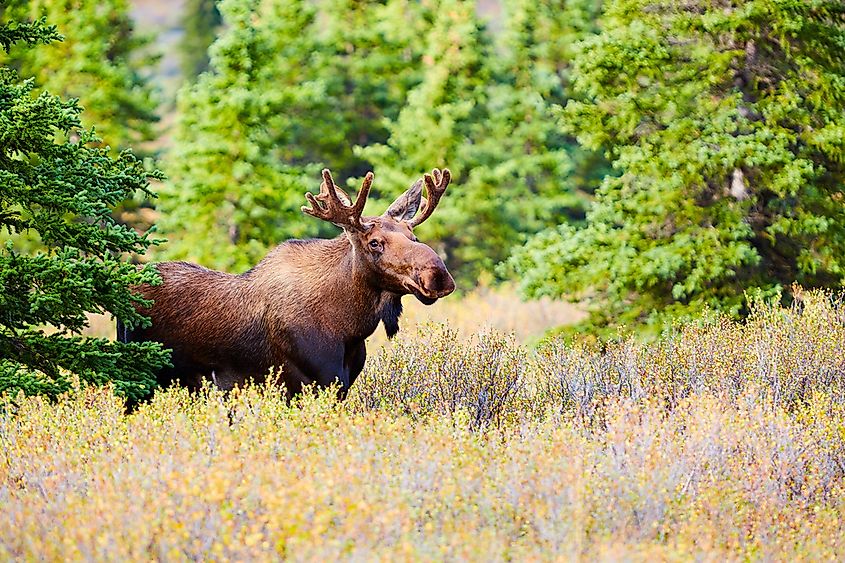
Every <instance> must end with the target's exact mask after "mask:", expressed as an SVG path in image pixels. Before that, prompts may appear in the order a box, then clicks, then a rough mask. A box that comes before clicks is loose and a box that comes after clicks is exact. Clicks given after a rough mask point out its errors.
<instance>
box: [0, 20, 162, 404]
mask: <svg viewBox="0 0 845 563" xmlns="http://www.w3.org/2000/svg"><path fill="white" fill-rule="evenodd" d="M59 39H60V35H59V34H58V32H57V31H56V28H55V27H48V26H47V25H46V24H45V23H44V21H43V20H37V21H35V22H33V23H18V22H16V21H14V20H11V21H9V20H6V21H5V22H3V23H0V46H2V47H3V49H4V50H5V51H7V52H8V50H9V49H10V48H11V47H12V46H13V45H15V44H16V43H21V44H24V45H25V46H27V47H28V48H33V47H34V46H36V45H37V44H41V43H43V44H49V43H51V42H54V41H57V40H59ZM43 49H44V50H47V51H49V50H50V48H43ZM80 113H81V111H80V108H79V106H78V105H77V102H76V101H75V100H70V101H63V100H62V99H61V98H59V97H57V96H53V95H50V94H48V93H46V92H39V91H37V90H36V89H35V81H34V80H33V79H31V78H30V79H28V80H24V81H22V80H20V79H19V78H18V74H17V73H16V72H15V71H14V70H12V69H10V68H8V67H3V68H0V139H2V142H0V233H3V234H5V235H6V236H5V237H4V238H5V239H6V240H4V241H3V244H2V247H0V311H2V315H0V392H2V391H10V392H15V391H16V390H22V391H24V392H25V393H28V394H46V395H48V396H51V397H55V396H56V395H58V394H59V393H61V392H64V391H66V390H68V389H69V388H70V386H71V379H72V377H73V376H78V377H79V378H80V380H81V381H83V382H86V383H94V384H103V383H107V382H112V383H114V385H115V388H116V390H117V391H118V392H119V393H121V394H123V395H124V396H126V397H128V398H130V399H138V398H140V397H142V396H144V395H146V394H148V393H149V392H150V390H151V388H152V387H153V386H154V384H155V376H154V373H155V371H156V370H157V369H158V368H159V367H160V366H162V365H163V364H165V363H166V362H167V355H166V354H165V353H164V352H163V351H162V350H161V348H160V346H159V345H158V344H150V343H145V344H121V343H116V342H111V341H109V340H106V339H102V338H83V337H82V336H80V335H79V334H80V332H81V331H82V329H83V328H84V327H85V326H86V324H87V318H86V312H92V313H111V314H112V315H114V316H115V317H117V318H118V319H119V320H121V321H123V322H124V323H126V324H127V325H130V326H134V325H138V324H144V323H146V322H148V320H147V319H145V318H144V317H142V316H141V315H139V314H138V313H137V312H136V310H135V308H134V306H133V304H134V303H136V302H137V301H138V298H136V297H135V296H134V295H133V294H132V292H131V291H130V289H129V287H130V286H131V285H134V284H140V283H155V282H156V281H157V276H156V273H155V271H154V270H152V269H150V268H141V269H138V268H136V267H135V266H134V265H132V264H130V263H127V262H126V261H124V260H123V259H122V257H123V256H124V255H125V254H126V253H137V254H141V253H143V252H144V251H145V250H146V249H147V248H148V247H149V246H150V244H151V241H150V239H149V238H148V237H147V236H145V235H139V234H137V233H136V232H135V231H134V230H132V229H130V228H127V227H124V226H122V225H119V224H116V223H115V221H114V220H113V219H112V217H111V214H110V209H109V208H110V206H113V205H115V204H117V203H118V202H120V201H122V200H123V199H125V198H127V197H130V196H132V195H133V194H135V193H137V192H141V193H144V194H146V195H147V196H151V195H152V194H150V193H149V191H148V177H149V176H153V177H160V174H158V173H156V172H154V173H152V174H150V173H148V172H147V171H145V170H144V167H143V165H142V163H141V162H139V161H138V160H137V159H136V158H135V157H133V156H132V154H131V153H129V152H122V153H120V154H119V155H118V156H116V157H114V156H111V155H110V154H109V153H108V152H107V150H106V149H104V148H102V147H101V146H99V143H98V139H97V138H96V137H95V135H94V133H93V132H92V131H91V130H86V129H83V128H82V127H81V124H80ZM20 233H30V234H32V235H34V236H36V237H38V238H39V240H40V243H41V246H42V248H43V249H44V250H43V251H39V252H37V253H25V252H22V251H21V250H20V249H19V248H18V247H17V246H16V243H15V241H16V240H17V237H16V235H18V234H20ZM47 328H49V329H50V330H49V331H48V330H47Z"/></svg>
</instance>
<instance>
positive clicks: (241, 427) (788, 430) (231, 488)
mask: <svg viewBox="0 0 845 563" xmlns="http://www.w3.org/2000/svg"><path fill="white" fill-rule="evenodd" d="M843 378H845V307H843V305H842V303H841V302H838V301H836V300H835V299H832V298H831V297H830V296H827V295H824V294H818V293H815V294H807V295H804V296H803V298H802V299H801V300H800V302H799V303H798V304H797V305H796V306H795V307H793V308H788V309H783V308H778V307H759V308H758V309H757V310H755V312H754V313H753V314H752V316H751V317H750V318H749V319H748V320H747V322H745V323H735V322H731V321H728V320H724V319H721V320H715V321H706V322H705V321H702V322H701V323H698V324H694V325H687V326H684V327H679V328H678V329H677V330H676V331H675V332H674V333H672V334H669V335H666V336H665V337H664V338H662V339H661V340H659V341H658V342H654V343H649V344H642V343H638V342H636V341H634V340H628V339H620V340H619V342H617V343H614V344H610V345H608V346H607V347H606V348H605V349H603V350H597V349H592V348H589V347H586V346H582V347H579V346H568V345H565V344H563V343H562V342H558V341H551V342H548V343H545V344H544V345H543V346H542V347H540V348H539V349H536V350H535V349H532V348H528V347H525V346H524V345H521V344H519V343H518V342H517V341H516V340H515V339H514V338H513V337H509V336H504V335H501V334H498V333H495V332H483V333H479V334H475V335H472V336H469V337H466V338H465V337H461V336H458V334H457V333H456V332H455V329H453V328H449V327H445V326H442V325H421V327H420V330H419V333H418V334H416V335H414V334H408V333H406V334H405V335H404V336H402V335H400V337H399V338H398V339H397V340H396V341H395V342H393V343H390V344H387V345H386V346H384V347H383V348H382V349H381V351H380V352H379V353H378V354H377V355H376V356H375V357H374V358H373V359H372V360H371V361H370V362H369V363H368V366H367V369H366V372H365V374H364V375H363V376H362V379H361V380H359V381H358V382H357V383H356V385H355V387H354V388H353V392H352V394H351V396H350V397H349V399H348V400H347V401H345V402H344V403H341V404H338V403H337V402H336V401H334V400H333V398H332V395H331V394H316V395H315V394H308V395H306V396H304V397H302V399H301V400H299V401H298V402H297V404H294V405H287V404H285V403H284V402H283V401H280V400H279V398H278V393H277V392H276V391H275V390H274V389H273V388H271V387H249V388H246V389H243V390H237V391H235V392H233V393H231V394H230V395H228V396H224V395H222V394H221V393H219V392H216V391H214V390H211V389H206V390H205V392H203V393H202V394H200V395H198V396H190V395H189V394H187V393H186V392H185V391H183V390H168V391H165V392H160V393H158V394H157V395H156V397H155V398H154V399H153V400H152V401H151V402H149V403H148V404H145V405H142V407H141V408H140V409H138V410H137V411H136V412H134V413H132V414H130V415H126V414H125V413H124V409H123V405H122V404H121V403H120V401H119V400H117V399H116V398H115V397H114V396H112V395H111V394H110V393H109V392H108V390H102V389H101V390H93V389H85V390H81V391H80V392H78V393H76V394H75V395H73V396H68V397H66V398H64V399H63V400H62V401H60V402H59V403H58V404H51V403H49V402H47V401H43V400H41V399H37V398H30V399H23V398H20V399H18V400H17V401H16V403H15V405H14V406H13V405H9V407H8V408H7V409H6V412H5V413H4V414H3V415H0V506H3V513H4V518H3V519H0V559H3V560H13V559H14V560H18V559H24V560H31V559H93V560H116V559H119V560H141V559H144V560H148V559H168V560H196V559H238V560H254V559H259V560H265V559H278V558H286V559H293V560H314V559H344V560H372V559H377V560H395V559H398V560H413V559H434V560H454V559H462V560H507V559H520V560H522V559H529V560H535V559H536V560H549V559H561V558H563V559H599V560H619V559H626V560H654V559H659V560H665V559H669V560H676V559H684V560H686V559H701V560H724V559H729V560H737V559H749V560H794V559H814V560H815V559H833V560H842V559H843V557H845V524H843V521H844V520H843V518H842V515H843V508H845V506H843V505H845V401H843V399H844V398H845V397H843V394H845V380H844V379H843Z"/></svg>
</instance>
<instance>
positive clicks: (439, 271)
mask: <svg viewBox="0 0 845 563" xmlns="http://www.w3.org/2000/svg"><path fill="white" fill-rule="evenodd" d="M417 283H418V284H419V286H420V288H422V290H423V291H424V292H425V293H426V294H427V296H430V297H433V298H440V297H445V296H447V295H449V294H450V293H452V292H453V291H455V280H454V279H453V278H452V274H450V273H449V270H447V269H446V266H445V265H444V264H442V263H441V264H440V265H437V264H434V265H431V266H428V267H426V268H424V269H423V270H422V271H420V273H419V275H418V276H417Z"/></svg>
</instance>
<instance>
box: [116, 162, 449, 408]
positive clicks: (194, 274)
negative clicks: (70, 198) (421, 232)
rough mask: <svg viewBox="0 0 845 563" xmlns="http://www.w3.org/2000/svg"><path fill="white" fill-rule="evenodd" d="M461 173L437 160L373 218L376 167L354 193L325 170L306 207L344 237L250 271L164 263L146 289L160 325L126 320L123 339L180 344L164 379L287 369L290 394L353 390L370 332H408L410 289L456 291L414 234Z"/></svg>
mask: <svg viewBox="0 0 845 563" xmlns="http://www.w3.org/2000/svg"><path fill="white" fill-rule="evenodd" d="M450 179H451V175H450V173H449V170H447V169H444V170H443V171H442V172H441V171H440V170H438V169H434V170H433V171H432V173H431V174H430V175H429V174H425V175H424V176H423V178H422V179H420V180H418V181H417V182H415V183H414V184H413V185H412V186H411V187H410V188H408V190H407V191H406V192H405V193H403V194H402V195H401V196H399V197H398V198H397V199H396V201H394V202H393V203H392V204H391V205H390V207H389V208H388V209H387V211H385V212H384V214H383V215H380V216H378V217H362V215H361V213H362V212H363V210H364V204H365V203H366V200H367V195H368V194H369V191H370V186H371V185H372V182H373V174H372V172H370V173H368V174H367V176H366V177H365V178H364V181H363V184H362V186H361V190H360V192H359V193H358V197H357V198H356V200H355V202H354V203H353V202H352V200H351V198H350V197H349V196H348V195H347V194H346V193H345V192H344V191H343V190H342V189H340V188H339V187H337V186H336V185H335V183H334V181H333V179H332V176H331V173H330V172H329V171H328V170H327V169H326V170H323V182H322V184H321V185H320V193H319V195H316V196H314V195H313V194H311V193H306V194H305V197H306V199H307V200H308V202H309V203H310V205H311V206H310V207H303V208H302V211H303V212H305V213H306V214H308V215H311V216H312V217H316V218H318V219H322V220H324V221H328V222H331V223H333V224H335V225H337V226H338V227H341V228H342V229H343V233H342V234H341V235H340V236H338V237H337V238H334V239H331V240H325V239H312V240H289V241H287V242H284V243H282V244H281V245H279V246H277V247H276V248H275V249H274V250H272V251H271V252H270V253H269V254H268V255H267V256H266V257H265V258H264V259H263V260H261V262H259V263H258V264H257V265H256V266H255V267H253V268H252V269H251V270H249V271H247V272H245V273H243V274H240V275H232V274H227V273H224V272H218V271H214V270H209V269H207V268H204V267H202V266H198V265H196V264H191V263H188V262H163V263H160V264H158V265H157V268H158V271H159V273H160V274H161V278H162V283H161V285H158V286H149V285H144V286H141V287H139V288H138V291H139V292H140V293H141V294H142V295H143V296H144V297H145V298H146V299H151V300H152V301H153V305H152V306H151V307H150V308H144V309H141V310H142V312H143V313H144V314H146V315H149V317H150V318H151V320H152V326H150V327H149V328H145V329H135V330H127V329H126V328H124V327H121V326H119V327H118V338H120V339H121V340H123V341H156V342H161V343H162V344H163V345H164V346H166V347H167V348H170V349H172V350H173V356H172V364H173V367H171V368H166V369H164V370H162V371H161V372H160V373H159V375H158V382H159V384H161V385H169V384H171V383H174V382H179V383H180V384H182V385H185V386H187V387H189V388H194V389H195V388H198V387H199V386H200V385H201V383H202V380H203V379H209V380H212V381H213V382H214V383H215V384H216V385H217V386H219V387H221V388H223V389H231V388H232V387H234V386H235V385H239V384H243V383H245V382H246V381H247V380H248V379H253V380H255V381H258V382H261V381H263V380H265V379H266V378H267V377H268V374H269V373H271V370H272V369H273V368H281V381H280V382H281V383H284V385H285V388H286V393H287V394H288V395H289V396H293V395H296V394H297V393H299V392H300V391H301V390H302V387H303V385H307V384H310V383H316V384H317V385H319V386H321V387H325V386H328V385H331V384H332V383H338V384H339V385H340V392H341V394H342V395H343V396H345V395H346V393H347V392H348V390H349V388H350V386H351V385H352V383H354V381H355V378H357V377H358V374H360V373H361V370H362V369H363V368H364V361H365V359H366V356H367V350H366V339H367V337H369V336H370V335H371V334H373V332H375V330H376V328H377V327H378V324H379V322H382V323H384V328H385V330H386V331H387V334H388V336H391V337H392V336H393V335H395V334H396V332H397V331H398V330H399V324H398V321H399V316H400V315H401V313H402V301H401V299H402V296H404V295H408V294H412V295H414V296H415V297H416V298H417V299H419V300H420V301H422V302H423V303H425V304H428V305H430V304H432V303H434V302H435V301H437V299H439V298H441V297H444V296H446V295H449V294H450V293H452V291H454V289H455V281H454V280H453V279H452V276H451V274H449V271H448V270H447V269H446V265H445V264H444V263H443V260H442V259H441V258H440V257H439V256H438V255H437V253H436V252H434V250H432V249H431V248H430V247H429V246H427V245H425V244H423V243H421V242H419V241H418V240H417V238H416V237H415V236H414V232H413V229H414V227H416V226H417V225H419V224H420V223H422V222H423V221H425V220H426V219H428V218H429V217H430V216H431V214H432V212H433V211H434V209H435V208H436V207H437V204H438V203H439V201H440V198H441V197H442V196H443V194H444V192H445V191H446V187H447V186H448V185H449V181H450ZM423 184H425V187H426V192H427V194H426V195H427V200H426V199H423V198H422V187H423ZM421 206H422V211H421V212H420V213H419V215H417V211H418V210H419V208H420V207H421Z"/></svg>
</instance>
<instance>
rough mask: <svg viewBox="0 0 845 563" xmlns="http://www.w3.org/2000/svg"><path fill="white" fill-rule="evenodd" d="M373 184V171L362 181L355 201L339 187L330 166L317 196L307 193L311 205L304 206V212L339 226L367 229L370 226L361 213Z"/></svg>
mask: <svg viewBox="0 0 845 563" xmlns="http://www.w3.org/2000/svg"><path fill="white" fill-rule="evenodd" d="M372 184H373V173H372V172H367V175H366V176H365V177H364V181H363V182H362V183H361V190H360V191H359V192H358V198H357V199H356V200H355V203H354V204H353V203H352V199H351V198H350V197H349V195H347V193H346V192H345V191H343V190H342V189H340V188H338V187H337V186H335V184H334V180H333V179H332V173H331V172H329V169H328V168H325V169H324V170H323V183H322V184H320V193H319V195H317V196H315V195H314V194H312V193H310V192H306V193H305V199H307V200H308V203H310V204H311V207H306V206H304V205H303V206H302V212H303V213H306V214H308V215H311V216H312V217H316V218H317V219H322V220H323V221H329V222H331V223H334V224H335V225H337V226H338V227H349V228H351V229H355V230H358V231H366V230H368V228H369V226H368V225H365V224H364V223H362V222H361V213H362V212H363V211H364V204H366V203H367V195H369V193H370V186H372Z"/></svg>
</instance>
